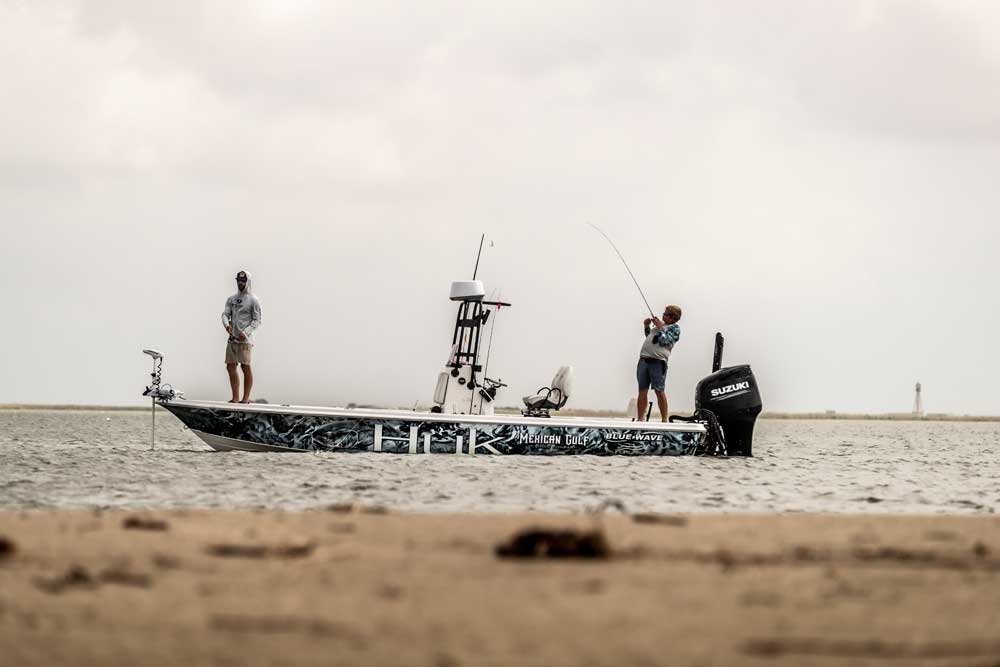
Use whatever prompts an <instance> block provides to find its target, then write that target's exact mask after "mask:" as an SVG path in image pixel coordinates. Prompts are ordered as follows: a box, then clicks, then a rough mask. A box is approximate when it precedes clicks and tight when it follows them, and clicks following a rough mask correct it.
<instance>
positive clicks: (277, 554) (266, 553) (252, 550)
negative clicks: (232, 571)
mask: <svg viewBox="0 0 1000 667" xmlns="http://www.w3.org/2000/svg"><path fill="white" fill-rule="evenodd" d="M315 549H316V543H315V542H303V543H300V544H277V545H268V544H232V543H222V544H210V545H208V547H207V548H206V549H205V551H207V552H208V554H209V555H210V556H218V557H220V558H305V557H306V556H308V555H309V554H311V553H312V552H313V550H315Z"/></svg>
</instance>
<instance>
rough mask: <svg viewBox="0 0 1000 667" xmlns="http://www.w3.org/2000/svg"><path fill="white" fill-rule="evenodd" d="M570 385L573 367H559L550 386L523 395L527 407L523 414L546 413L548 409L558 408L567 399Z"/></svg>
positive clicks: (570, 389)
mask: <svg viewBox="0 0 1000 667" xmlns="http://www.w3.org/2000/svg"><path fill="white" fill-rule="evenodd" d="M572 386H573V367H572V366H563V367H561V368H560V369H559V370H558V371H556V374H555V377H553V378H552V384H551V386H548V387H542V388H541V389H539V390H538V391H537V392H535V393H534V394H532V395H531V396H525V397H524V399H523V400H524V405H525V406H526V407H527V408H528V410H527V412H526V413H525V414H529V413H530V414H535V413H537V414H539V415H547V413H548V411H549V410H559V409H560V408H562V407H563V406H564V405H566V401H568V400H569V396H570V393H571V392H572Z"/></svg>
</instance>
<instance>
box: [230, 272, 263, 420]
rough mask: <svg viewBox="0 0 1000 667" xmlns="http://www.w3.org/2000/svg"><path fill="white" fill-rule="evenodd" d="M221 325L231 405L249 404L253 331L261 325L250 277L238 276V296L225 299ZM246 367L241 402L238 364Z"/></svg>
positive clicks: (258, 307) (257, 301)
mask: <svg viewBox="0 0 1000 667" xmlns="http://www.w3.org/2000/svg"><path fill="white" fill-rule="evenodd" d="M222 326H224V327H225V328H226V332H227V333H228V334H229V342H227V343H226V370H227V371H228V372H229V386H230V388H231V389H232V390H233V397H232V399H231V400H230V401H229V402H230V403H249V402H250V391H251V390H252V389H253V371H252V370H251V369H250V358H251V353H252V352H253V332H254V330H255V329H256V328H257V327H259V326H260V301H259V300H258V299H257V297H256V296H254V294H253V292H251V291H250V274H249V273H247V272H246V271H240V272H239V273H237V274H236V294H234V295H232V296H231V297H229V298H228V299H226V307H225V309H224V310H223V311H222ZM237 364H239V365H240V366H241V367H242V368H243V398H242V400H241V399H240V376H239V375H238V374H237V372H236V365H237Z"/></svg>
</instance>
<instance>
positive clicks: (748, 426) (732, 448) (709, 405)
mask: <svg viewBox="0 0 1000 667" xmlns="http://www.w3.org/2000/svg"><path fill="white" fill-rule="evenodd" d="M720 338H721V336H720ZM717 345H718V347H717V349H721V344H717ZM717 356H718V357H721V355H717ZM694 406H695V411H696V414H697V411H698V410H703V409H704V410H709V411H711V412H712V414H714V415H715V416H716V418H717V419H718V421H719V426H721V427H722V434H723V436H724V437H725V439H726V452H727V453H728V454H729V456H752V455H753V426H754V423H755V422H756V421H757V415H759V414H760V411H761V407H762V404H761V402H760V391H758V389H757V380H756V378H754V376H753V371H751V370H750V366H746V365H744V366H731V367H729V368H723V369H722V370H716V371H715V372H714V373H712V374H711V375H709V376H708V377H706V378H705V379H703V380H702V381H701V382H699V383H698V387H697V388H696V389H695V397H694Z"/></svg>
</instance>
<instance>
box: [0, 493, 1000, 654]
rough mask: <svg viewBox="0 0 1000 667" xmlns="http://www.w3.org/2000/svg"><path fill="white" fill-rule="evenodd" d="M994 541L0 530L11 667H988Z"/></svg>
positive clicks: (881, 533)
mask: <svg viewBox="0 0 1000 667" xmlns="http://www.w3.org/2000/svg"><path fill="white" fill-rule="evenodd" d="M637 519H638V520H637ZM126 526H130V527H126ZM529 527H549V528H560V529H563V528H576V529H581V530H591V529H594V528H598V529H600V530H602V531H603V532H604V534H605V535H606V537H607V542H608V544H609V546H610V548H611V551H612V553H611V556H610V558H607V559H592V560H583V559H562V560H557V559H539V558H536V559H501V558H498V557H497V556H496V555H495V552H494V549H495V546H496V545H497V544H499V543H501V542H504V541H505V540H507V539H508V538H510V537H511V536H512V535H514V534H515V533H516V532H518V531H519V530H521V529H524V528H529ZM998 529H1000V519H996V518H992V517H943V516H940V517H939V516H935V517H912V516H906V517H901V516H843V515H830V516H826V515H790V514H785V515H771V516H740V515H694V516H687V517H659V516H639V517H630V516H627V515H622V514H604V515H517V516H510V515H428V514H393V513H388V514H379V513H369V512H363V511H357V510H356V509H355V510H354V511H350V512H344V511H338V512H334V511H310V512H299V513H290V512H155V513H143V514H134V513H126V512H106V513H81V512H42V513H20V514H18V513H0V664H3V665H12V666H13V665H50V664H66V665H138V664H142V665H176V664H218V665H248V664H275V665H282V664H288V665H291V664H310V665H363V664H377V665H399V664H406V665H432V666H441V667H443V666H447V665H482V664H517V665H536V664H537V665H542V664H544V665H633V664H634V665H653V664H662V665H735V664H740V665H744V664H746V665H777V664H794V665H856V664H859V665H869V664H870V665H885V664H887V663H889V664H897V665H909V664H919V665H928V666H937V665H970V666H971V665H982V666H983V667H985V666H987V665H997V664H1000V533H998ZM3 544H7V545H8V546H7V547H4V546H2V545H3Z"/></svg>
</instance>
